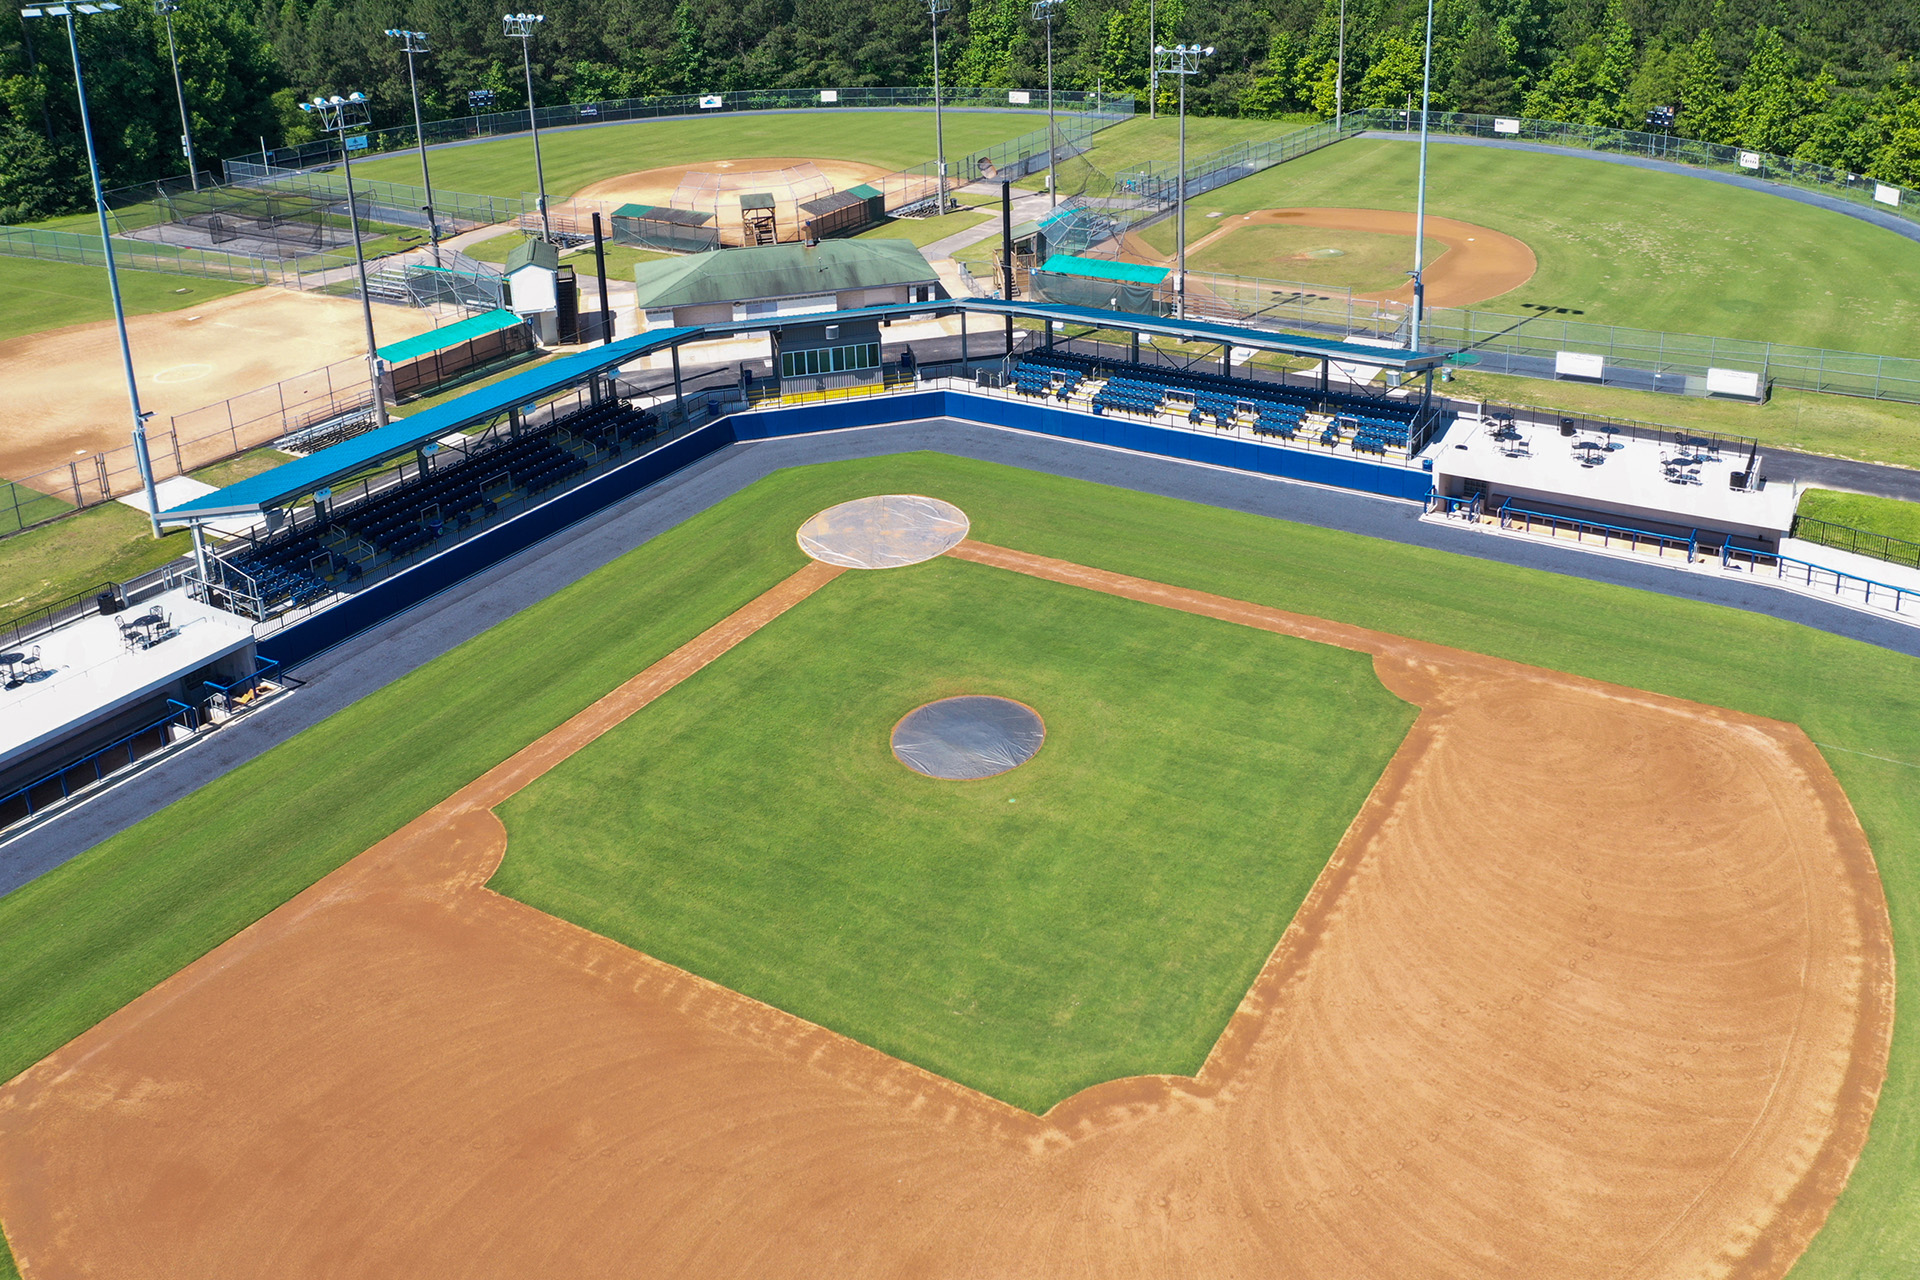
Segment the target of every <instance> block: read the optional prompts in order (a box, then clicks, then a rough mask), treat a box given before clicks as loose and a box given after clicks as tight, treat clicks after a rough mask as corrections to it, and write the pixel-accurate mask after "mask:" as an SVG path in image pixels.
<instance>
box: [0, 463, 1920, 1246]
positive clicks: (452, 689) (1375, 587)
mask: <svg viewBox="0 0 1920 1280" xmlns="http://www.w3.org/2000/svg"><path fill="white" fill-rule="evenodd" d="M885 492H909V493H911V492H919V493H932V494H936V495H939V496H941V497H944V498H946V499H948V500H950V501H953V502H956V503H957V504H958V505H960V506H961V507H962V508H963V509H965V510H966V511H967V512H968V513H969V515H970V516H971V518H972V521H973V529H974V533H975V535H976V536H978V537H979V538H981V539H983V540H986V541H990V542H999V543H1004V544H1007V545H1011V546H1016V547H1021V548H1024V549H1027V550H1031V551H1035V552H1040V553H1042V554H1048V555H1054V556H1061V557H1065V558H1068V559H1072V560H1077V561H1081V562H1084V563H1088V564H1093V565H1099V566H1103V567H1106V568H1111V569H1116V570H1120V571H1123V572H1130V573H1136V574H1140V575H1142V576H1145V577H1149V578H1157V579H1161V580H1164V581H1169V582H1176V583H1180V584H1183V585H1188V586H1193V587H1197V588H1200V589H1203V590H1211V591H1216V592H1221V593H1224V594H1227V595H1231V596H1237V597H1241V598H1244V599H1249V600H1254V601H1259V602H1264V603H1270V604H1274V605H1277V606H1279V607H1282V608H1286V609H1290V610H1296V611H1299V612H1302V613H1308V614H1313V615H1317V616H1321V617H1327V618H1334V619H1340V620H1343V621H1349V622H1354V623H1359V624H1361V625H1365V626H1372V627H1378V628H1381V629H1383V630H1387V631H1392V632H1395V633H1398V634H1401V635H1407V636H1413V637H1417V638H1420V639H1425V640H1430V641H1434V642H1437V643H1442V644H1450V645H1457V646H1460V647H1462V648H1466V649H1472V650H1476V651H1479V652H1484V653H1491V654H1497V655H1500V656H1503V657H1508V658H1513V659H1516V660H1519V661H1524V662H1531V663H1536V664H1538V665H1541V666H1546V667H1551V668H1555V669H1558V670H1563V671H1570V672H1575V673H1579V674H1582V675H1587V676H1592V677H1595V678H1598V679H1603V680H1611V681H1616V682H1619V683H1621V684H1626V685H1632V686H1635V687H1639V688H1646V689H1652V690H1656V691H1659V692H1662V693H1667V694H1671V695H1674V696H1677V697H1683V698H1692V699H1697V700H1700V701H1704V702H1709V703H1715V704H1719V705H1723V706H1729V707H1736V708H1740V709H1742V710H1746V711H1751V712H1754V713H1757V714H1761V715H1767V716H1774V717H1778V718H1780V719H1783V720H1790V721H1794V722H1797V723H1799V724H1801V725H1803V726H1804V727H1805V728H1806V729H1807V731H1808V732H1809V733H1810V734H1811V735H1812V736H1813V738H1814V739H1815V741H1817V742H1820V743H1822V744H1824V746H1825V750H1826V755H1827V758H1828V760H1829V761H1830V762H1831V764H1832V766H1833V768H1834V771H1835V772H1836V773H1837V774H1838V775H1839V778H1840V780H1841V782H1842V784H1843V785H1844V786H1845V787H1846V790H1847V794H1848V796H1849V798H1850V799H1851V801H1852V803H1853V805H1854V807H1855V809H1856V811H1857V812H1858V814H1859V816H1860V820H1861V822H1862V824H1863V825H1864V826H1865V828H1866V831H1867V834H1868V836H1869V837H1870V839H1871V840H1872V842H1873V847H1874V851H1875V854H1876V857H1877V858H1878V861H1879V866H1880V872H1881V877H1882V881H1883V883H1884V885H1885V889H1886V893H1887V898H1888V902H1889V906H1890V908H1891V911H1892V919H1893V929H1894V938H1895V944H1896V947H1897V964H1898V965H1899V966H1900V968H1901V970H1902V971H1903V972H1913V971H1915V968H1916V966H1920V769H1917V766H1920V662H1916V661H1915V660H1913V659H1910V658H1906V657H1902V656H1900V655H1896V654H1893V653H1889V652H1887V651H1885V650H1881V649H1876V648H1874V647H1872V646H1869V645H1864V644H1860V643H1857V642H1853V641H1848V640H1843V639H1839V638H1836V637H1833V636H1828V635H1825V634H1822V633H1820V632H1816V631H1812V630H1808V629H1806V628H1802V627H1798V626H1794V625H1792V624H1789V623H1785V622H1780V621H1777V620H1774V619H1769V618H1763V617H1758V616H1755V615H1750V614H1745V613H1740V612H1738V611H1735V610H1731V609H1725V608H1720V607H1717V606H1713V605H1708V604H1702V603H1699V602H1697V601H1691V600H1683V599H1674V598H1670V597H1666V596H1657V595H1651V594H1647V593H1642V592H1637V591H1633V590H1629V589H1626V588H1621V587H1613V586H1608V585H1604V584H1599V583H1591V582H1585V581H1581V580H1578V579H1573V578H1565V577H1560V576H1557V575H1553V574H1546V573H1540V572H1537V571H1532V570H1526V569H1518V568H1513V567H1510V566H1505V565H1499V564H1494V563H1490V562H1486V561H1480V560H1474V559H1470V558H1467V557H1461V556H1454V555H1448V554H1445V553H1441V552H1436V551H1430V550H1425V549H1422V548H1417V547H1408V546H1402V545H1399V544H1395V543H1389V542H1384V541H1376V540H1373V539H1369V538H1363V537H1357V536H1353V535H1348V534H1341V533H1335V532H1329V531H1324V530H1319V529H1313V528H1308V527H1304V526H1297V525H1291V524H1287V523H1284V522H1280V521H1274V520H1266V519H1261V518H1258V517H1254V516H1247V515H1241V514H1237V513H1234V512H1228V511H1220V510H1213V509H1208V508H1202V507H1196V506H1191V505H1187V504H1183V503H1179V502H1174V501H1171V500H1167V499H1161V498H1155V497H1150V496H1146V495H1141V494H1136V493H1131V492H1127V491H1124V490H1117V489H1110V488H1105V487H1102V486H1098V485H1091V484H1085V483H1081V482H1075V481H1068V480H1059V479H1054V478H1050V477H1046V476H1041V475H1037V474H1030V473H1025V472H1020V471H1016V470H1013V469H1010V468H1005V467H998V466H993V465H990V464H986V463H977V462H969V461H963V460H958V459H953V458H946V457H941V456H938V455H927V454H916V455H906V456H901V457H893V458H881V459H874V460H870V461H862V462H851V463H841V464H835V465H833V466H829V467H818V468H807V469H799V470H793V471H786V472H781V473H778V474H776V475H774V476H772V477H770V478H768V479H767V480H765V481H763V482H761V483H760V484H758V485H756V486H754V487H753V488H752V489H751V490H749V491H748V492H746V493H744V494H742V495H739V496H736V497H734V498H732V499H729V500H728V501H727V502H725V503H722V504H720V505H719V506H717V507H715V508H713V509H712V510H710V511H707V512H705V513H702V514H701V515H699V516H697V517H695V518H694V519H692V520H690V521H688V522H687V523H686V524H684V525H682V526H680V527H679V528H677V529H675V530H673V531H671V532H670V533H668V534H665V535H663V536H661V537H660V538H657V539H655V540H654V541H653V542H651V543H649V544H648V545H647V546H645V547H642V548H640V549H639V550H637V551H636V552H634V553H633V554H632V555H630V556H627V557H625V558H623V559H622V560H621V561H620V562H619V563H617V564H615V565H612V566H609V567H608V568H607V569H605V570H603V571H601V572H599V573H596V574H594V575H593V576H591V577H590V578H588V579H587V580H585V581H584V582H582V583H580V584H577V585H575V586H573V587H570V588H568V589H567V590H565V591H562V592H560V593H559V594H557V595H556V596H555V597H554V598H552V599H551V600H548V601H546V602H544V603H542V604H540V605H536V606H534V607H533V608H531V609H528V610H526V611H525V612H523V613H521V614H519V615H517V616H515V617H513V618H510V619H508V620H507V621H505V622H502V623H501V624H500V625H498V626H496V627H495V628H493V629H492V630H490V631H488V632H487V633H485V634H484V635H482V636H479V637H477V638H476V639H474V640H473V641H471V642H469V643H467V644H465V645H462V646H461V647H460V648H459V649H457V650H455V651H454V652H452V653H450V654H448V655H446V656H445V657H443V658H441V659H439V660H437V661H436V662H434V663H431V664H429V665H428V666H426V667H424V668H422V669H421V670H419V671H416V672H414V673H412V674H410V675H407V676H405V677H402V678H401V679H399V680H397V681H396V682H395V683H394V684H393V685H392V686H390V687H389V688H387V689H384V690H382V691H380V692H379V693H376V694H374V695H372V696H371V697H369V698H367V699H364V700H363V701H361V702H360V703H357V704H355V705H354V706H353V707H350V708H348V709H347V710H345V711H343V712H341V713H340V714H338V715H336V716H334V717H332V718H331V719H329V720H328V721H326V722H325V723H323V724H321V725H318V726H316V727H314V728H313V729H310V730H308V731H307V732H305V733H304V734H302V735H300V736H299V737H298V738H296V739H294V740H293V741H292V742H290V743H288V744H286V745H284V746H282V747H280V748H278V749H276V750H275V751H273V752H269V753H268V754H266V755H265V756H262V757H261V758H260V759H258V760H256V761H254V762H252V763H250V764H248V765H245V766H243V767H242V768H240V769H237V770H235V771H234V772H233V773H232V774H230V775H228V776H227V777H225V778H222V779H220V780H219V781H217V782H215V783H212V784H210V785H209V786H207V787H205V788H203V789H202V790H201V791H200V792H198V793H196V794H195V795H193V796H190V797H188V798H187V799H185V800H183V801H181V802H179V803H178V804H175V805H174V806H172V807H171V808H169V809H167V810H165V811H163V812H162V813H160V814H157V815H155V816H154V817H153V818H151V819H149V820H147V821H146V822H144V823H141V824H140V825H139V826H137V827H135V828H133V829H132V830H130V831H128V832H125V833H123V834H121V835H120V836H117V837H115V838H113V839H111V840H108V841H106V842H104V843H102V844H101V845H99V846H97V847H96V848H94V849H92V850H90V851H89V852H88V853H86V854H85V855H83V856H81V857H80V858H78V859H75V860H74V861H72V862H70V863H68V864H66V865H65V866H63V867H61V868H59V869H57V870H55V871H53V872H50V873H48V874H47V875H46V876H43V877H42V878H41V879H39V880H37V881H35V882H34V883H32V884H30V885H28V886H26V887H24V888H22V889H20V890H17V891H16V892H14V893H12V894H10V895H8V896H7V897H5V898H0V1075H5V1076H11V1075H13V1074H14V1073H16V1072H18V1071H20V1070H22V1069H24V1068H25V1067H27V1066H28V1065H30V1064H31V1063H33V1062H34V1061H36V1060H38V1059H39V1058H40V1057H42V1056H44V1055H45V1054H46V1053H48V1052H50V1051H51V1050H52V1049H54V1048H55V1047H57V1046H58V1045H60V1044H62V1043H64V1042H65V1041H66V1040H68V1039H70V1038H71V1037H73V1036H74V1035H77V1034H79V1033H80V1032H81V1031H83V1030H85V1029H86V1028H87V1027H89V1026H91V1025H93V1023H95V1022H97V1021H98V1020H99V1019H100V1018H102V1017H104V1016H105V1015H106V1014H107V1013H109V1012H111V1011H112V1010H114V1009H116V1008H118V1007H120V1006H121V1005H123V1004H125V1003H126V1002H127V1001H128V1000H131V999H132V998H133V997H135V996H136V995H138V994H139V993H140V992H142V991H145V990H147V989H148V988H150V987H152V986H153V985H154V984H155V983H156V982H158V981H160V980H161V979H162V978H164V977H166V976H167V975H168V974H170V973H173V972H175V971H176V970H178V969H179V968H180V967H181V966H182V965H184V964H186V963H187V962H188V961H190V960H192V959H193V958H194V957H196V956H198V955H201V954H204V953H205V951H206V950H207V949H209V948H210V947H212V946H214V945H216V944H217V943H219V942H220V941H222V940H223V939H225V938H227V937H230V936H232V935H233V934H234V933H235V932H237V931H238V930H240V929H241V928H243V927H245V925H246V924H248V923H249V922H251V921H252V920H255V919H257V918H259V917H260V916H261V915H262V914H264V913H265V912H267V911H269V910H271V909H272V908H273V907H274V906H276V905H278V904H279V903H281V902H284V901H285V900H286V899H287V898H288V897H290V896H291V895H292V894H293V893H295V892H297V891H298V890H299V889H300V888H302V887H304V886H305V885H307V884H310V883H311V882H312V881H313V880H315V879H316V878H318V877H319V876H320V875H323V874H324V873H325V872H326V871H328V870H330V869H331V868H333V867H335V866H337V865H339V864H340V863H341V862H343V861H344V860H346V859H347V858H349V857H351V856H353V854H355V853H357V852H358V851H360V850H361V849H363V848H365V847H366V846H368V845H369V844H371V843H373V842H374V841H375V840H377V839H379V838H380V837H381V836H383V835H385V834H387V833H389V832H391V831H393V830H394V829H396V828H397V827H398V826H399V825H401V824H402V823H403V822H405V821H406V820H408V819H409V818H411V817H412V816H414V815H415V814H417V813H419V812H420V811H421V810H423V809H425V808H426V807H428V806H429V805H431V804H433V803H435V802H436V801H438V800H440V799H442V798H444V797H445V796H447V795H448V794H449V793H451V792H452V791H454V790H455V789H457V788H458V787H459V786H461V785H463V784H465V783H466V782H468V781H470V780H471V779H473V778H474V777H476V776H478V774H479V773H481V772H482V771H484V770H485V769H486V768H488V767H489V766H491V765H493V764H495V763H497V762H498V761H500V760H501V759H504V758H505V756H506V755H507V754H509V753H510V752H511V751H512V750H513V749H514V748H515V747H517V746H518V745H520V744H522V743H524V742H527V741H530V740H531V739H532V738H533V737H535V736H536V735H538V734H539V733H542V732H544V731H545V730H547V729H549V728H551V727H553V726H554V725H555V724H557V723H559V722H560V721H561V720H562V719H564V718H565V717H566V716H567V715H569V714H571V713H572V712H574V711H577V710H579V709H580V708H581V707H583V706H585V705H586V704H587V703H588V702H589V701H591V700H592V699H593V698H595V697H596V696H598V695H599V694H601V693H604V692H605V691H607V690H608V689H610V688H612V687H613V686H614V685H615V684H616V683H618V682H619V681H620V680H622V679H624V678H625V677H626V676H628V675H630V674H632V673H633V672H634V671H637V670H639V669H640V668H641V667H643V666H645V665H646V664H647V663H648V662H650V661H652V660H654V659H656V658H658V657H660V656H662V655H663V654H665V653H667V652H669V651H670V650H671V649H672V648H673V647H674V646H675V645H677V644H679V643H680V642H682V641H684V640H686V639H688V638H690V637H691V636H693V635H694V634H696V633H697V632H698V631H700V630H701V629H702V628H704V627H705V626H706V625H708V623H710V622H711V621H712V620H713V619H714V618H716V617H719V616H721V615H722V614H723V613H725V612H726V611H728V610H730V609H732V608H736V607H738V606H739V605H741V604H743V603H745V602H746V601H747V600H749V599H751V598H752V597H753V596H754V595H755V594H757V593H758V592H760V591H762V590H764V589H766V588H767V587H768V586H771V585H772V584H773V583H774V582H775V581H777V580H778V579H779V578H780V577H782V576H784V575H785V574H786V573H788V572H790V571H791V570H792V569H793V568H794V567H795V566H796V564H797V563H798V557H799V552H798V551H797V550H796V549H795V547H794V544H793V535H792V531H793V529H794V528H795V526H796V525H797V524H798V523H799V522H800V521H801V520H802V519H804V518H805V517H806V516H807V515H808V514H811V513H812V512H813V511H816V510H819V509H820V508H821V507H823V506H826V505H828V504H830V503H832V502H835V501H840V500H843V499H846V498H852V497H858V496H862V495H865V494H871V493H885ZM1223 548H1231V549H1232V554H1230V555H1225V554H1222V549H1223ZM502 688H511V689H515V690H517V691H518V692H517V694H516V696H515V697H514V698H512V699H506V700H502V699H500V698H499V697H498V690H500V689H502ZM320 761H325V762H327V766H328V767H325V768H320V767H316V762H320ZM1915 1008H1916V1006H1915V1004H1914V1002H1912V1001H1902V1002H1901V1003H1900V1005H1899V1007H1898V1010H1897V1014H1896V1018H1897V1021H1896V1026H1895V1032H1894V1035H1895V1045H1894V1055H1893V1060H1892V1063H1891V1067H1890V1070H1889V1074H1888V1078H1887V1082H1886V1085H1885V1088H1884V1089H1883V1091H1882V1094H1881V1099H1880V1104H1879V1110H1878V1113H1877V1115H1876V1117H1875V1121H1874V1130H1873V1136H1872V1140H1871V1141H1870V1143H1869V1145H1868V1147H1867V1150H1866V1152H1865V1154H1864V1155H1863V1157H1862V1159H1861V1161H1860V1164H1859V1166H1858V1167H1857V1169H1856V1171H1855V1173H1854V1176H1853V1178H1852V1180H1851V1182H1850V1184H1849V1186H1848V1188H1847V1190H1846V1193H1845V1195H1844V1196H1843V1197H1842V1199H1841V1201H1840V1204H1839V1205H1838V1207H1837V1208H1836V1210H1835V1212H1834V1214H1833V1217H1832V1219H1831V1221H1830V1222H1829V1224H1828V1227H1827V1229H1826V1230H1825V1231H1823V1232H1822V1233H1821V1234H1820V1235H1819V1236H1818V1237H1817V1238H1816V1240H1815V1242H1814V1246H1813V1249H1812V1251H1811V1253H1810V1255H1809V1256H1808V1257H1807V1258H1806V1259H1805V1260H1804V1261H1803V1262H1802V1263H1801V1264H1800V1266H1799V1267H1798V1268H1797V1270H1796V1272H1795V1275H1796V1280H1842V1278H1843V1277H1845V1278H1851V1277H1859V1276H1871V1275H1897V1274H1903V1273H1904V1272H1907V1271H1910V1270H1912V1268H1913V1264H1914V1262H1915V1260H1916V1259H1920V1178H1916V1177H1915V1175H1914V1166H1913V1156H1912V1152H1913V1151H1914V1150H1916V1149H1920V1072H1916V1069H1915V1068H1916V1065H1920V1014H1916V1012H1915Z"/></svg>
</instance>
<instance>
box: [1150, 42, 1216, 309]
mask: <svg viewBox="0 0 1920 1280" xmlns="http://www.w3.org/2000/svg"><path fill="white" fill-rule="evenodd" d="M1212 56H1213V46H1212V45H1207V46H1206V47H1204V48H1202V47H1201V46H1200V45H1197V44H1176V45H1174V46H1173V47H1172V48H1170V49H1169V48H1167V47H1165V46H1163V45H1156V46H1154V50H1153V58H1154V65H1155V66H1156V67H1158V68H1159V69H1160V72H1161V74H1163V75H1169V76H1179V77H1180V176H1179V179H1178V181H1177V183H1176V184H1175V187H1174V194H1173V235H1174V243H1175V259H1176V263H1177V265H1176V266H1175V268H1174V273H1173V307H1174V314H1175V315H1176V316H1177V317H1178V318H1179V319H1182V320H1184V319H1186V318H1187V77H1188V76H1190V75H1193V74H1194V73H1195V72H1196V71H1198V70H1200V59H1202V58H1211V57H1212Z"/></svg>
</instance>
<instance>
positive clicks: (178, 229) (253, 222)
mask: <svg viewBox="0 0 1920 1280" xmlns="http://www.w3.org/2000/svg"><path fill="white" fill-rule="evenodd" d="M156 205H157V207H158V208H159V210H160V211H161V212H162V213H163V214H164V216H165V221H164V222H162V223H160V224H157V225H156V226H154V227H151V228H148V229H147V230H146V234H147V235H148V236H149V237H150V238H153V239H159V240H163V241H165V242H167V243H169V244H192V245H206V246H210V247H213V248H220V249H226V250H228V251H229V252H233V253H244V254H249V255H252V256H254V257H262V258H293V257H300V256H302V255H304V254H310V253H321V252H324V251H326V250H328V249H337V248H341V247H343V246H346V245H349V244H351V243H353V227H352V224H351V223H350V222H349V221H348V218H347V200H346V196H345V195H333V194H323V193H310V192H302V191H281V190H276V189H272V188H261V187H210V188H204V189H202V190H199V191H162V192H161V193H160V195H159V199H158V200H157V201H156ZM354 209H355V211H356V212H357V213H358V215H359V218H360V221H361V222H362V224H364V223H365V222H366V221H367V219H368V216H369V214H370V212H371V201H370V200H369V199H368V198H367V197H366V196H364V195H357V196H356V197H355V200H354Z"/></svg>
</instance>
